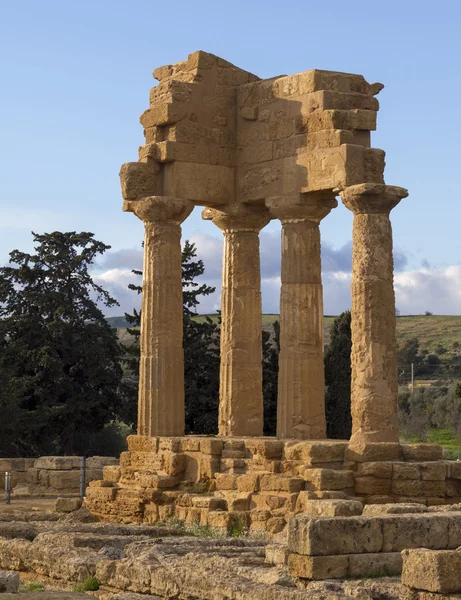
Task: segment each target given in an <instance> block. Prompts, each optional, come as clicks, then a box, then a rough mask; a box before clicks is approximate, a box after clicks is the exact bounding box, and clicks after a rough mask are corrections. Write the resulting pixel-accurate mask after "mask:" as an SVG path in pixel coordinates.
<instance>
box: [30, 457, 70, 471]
mask: <svg viewBox="0 0 461 600" xmlns="http://www.w3.org/2000/svg"><path fill="white" fill-rule="evenodd" d="M73 466H74V459H73V457H72V456H41V457H40V458H37V459H36V461H35V462H34V468H35V469H46V470H51V471H65V470H71V469H72V468H73Z"/></svg>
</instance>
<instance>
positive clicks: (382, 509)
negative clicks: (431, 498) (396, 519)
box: [363, 503, 429, 517]
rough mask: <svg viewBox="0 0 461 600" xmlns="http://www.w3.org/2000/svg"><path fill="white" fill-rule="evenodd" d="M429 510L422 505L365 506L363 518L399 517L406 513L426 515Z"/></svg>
mask: <svg viewBox="0 0 461 600" xmlns="http://www.w3.org/2000/svg"><path fill="white" fill-rule="evenodd" d="M427 512H429V509H428V508H427V507H426V506H424V505H422V504H414V503H407V504H404V503H396V504H366V505H365V506H364V507H363V516H364V517H365V516H366V517H377V516H380V515H399V514H408V513H410V514H411V513H427Z"/></svg>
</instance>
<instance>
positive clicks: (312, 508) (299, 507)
mask: <svg viewBox="0 0 461 600" xmlns="http://www.w3.org/2000/svg"><path fill="white" fill-rule="evenodd" d="M306 493H307V492H299V496H298V501H297V502H296V512H302V513H304V514H305V515H310V516H312V517H353V516H357V515H361V514H362V510H363V505H362V503H361V502H358V501H356V500H310V499H307V498H306V496H305V494H306Z"/></svg>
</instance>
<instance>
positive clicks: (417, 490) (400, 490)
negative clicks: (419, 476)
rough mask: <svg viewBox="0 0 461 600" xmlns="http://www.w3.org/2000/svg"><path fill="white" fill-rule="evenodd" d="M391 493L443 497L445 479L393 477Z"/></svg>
mask: <svg viewBox="0 0 461 600" xmlns="http://www.w3.org/2000/svg"><path fill="white" fill-rule="evenodd" d="M392 493H393V494H395V495H397V496H409V497H412V496H420V497H426V498H427V497H433V498H434V497H438V498H444V497H445V493H446V484H445V481H420V480H416V479H407V480H405V479H402V480H399V479H393V480H392Z"/></svg>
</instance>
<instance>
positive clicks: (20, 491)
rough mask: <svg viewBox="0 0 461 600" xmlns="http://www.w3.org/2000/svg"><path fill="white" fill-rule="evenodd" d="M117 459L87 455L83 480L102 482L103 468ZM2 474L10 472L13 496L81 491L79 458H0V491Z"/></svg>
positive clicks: (50, 494) (2, 488)
mask: <svg viewBox="0 0 461 600" xmlns="http://www.w3.org/2000/svg"><path fill="white" fill-rule="evenodd" d="M117 464H118V459H116V458H112V457H108V456H90V457H89V458H87V459H86V481H87V483H88V482H90V481H94V480H97V479H102V476H103V468H104V467H105V466H106V465H117ZM5 472H10V473H11V486H12V491H13V495H15V496H58V495H62V494H64V495H67V494H78V493H79V491H80V457H79V456H42V457H40V458H0V490H4V489H5Z"/></svg>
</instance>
